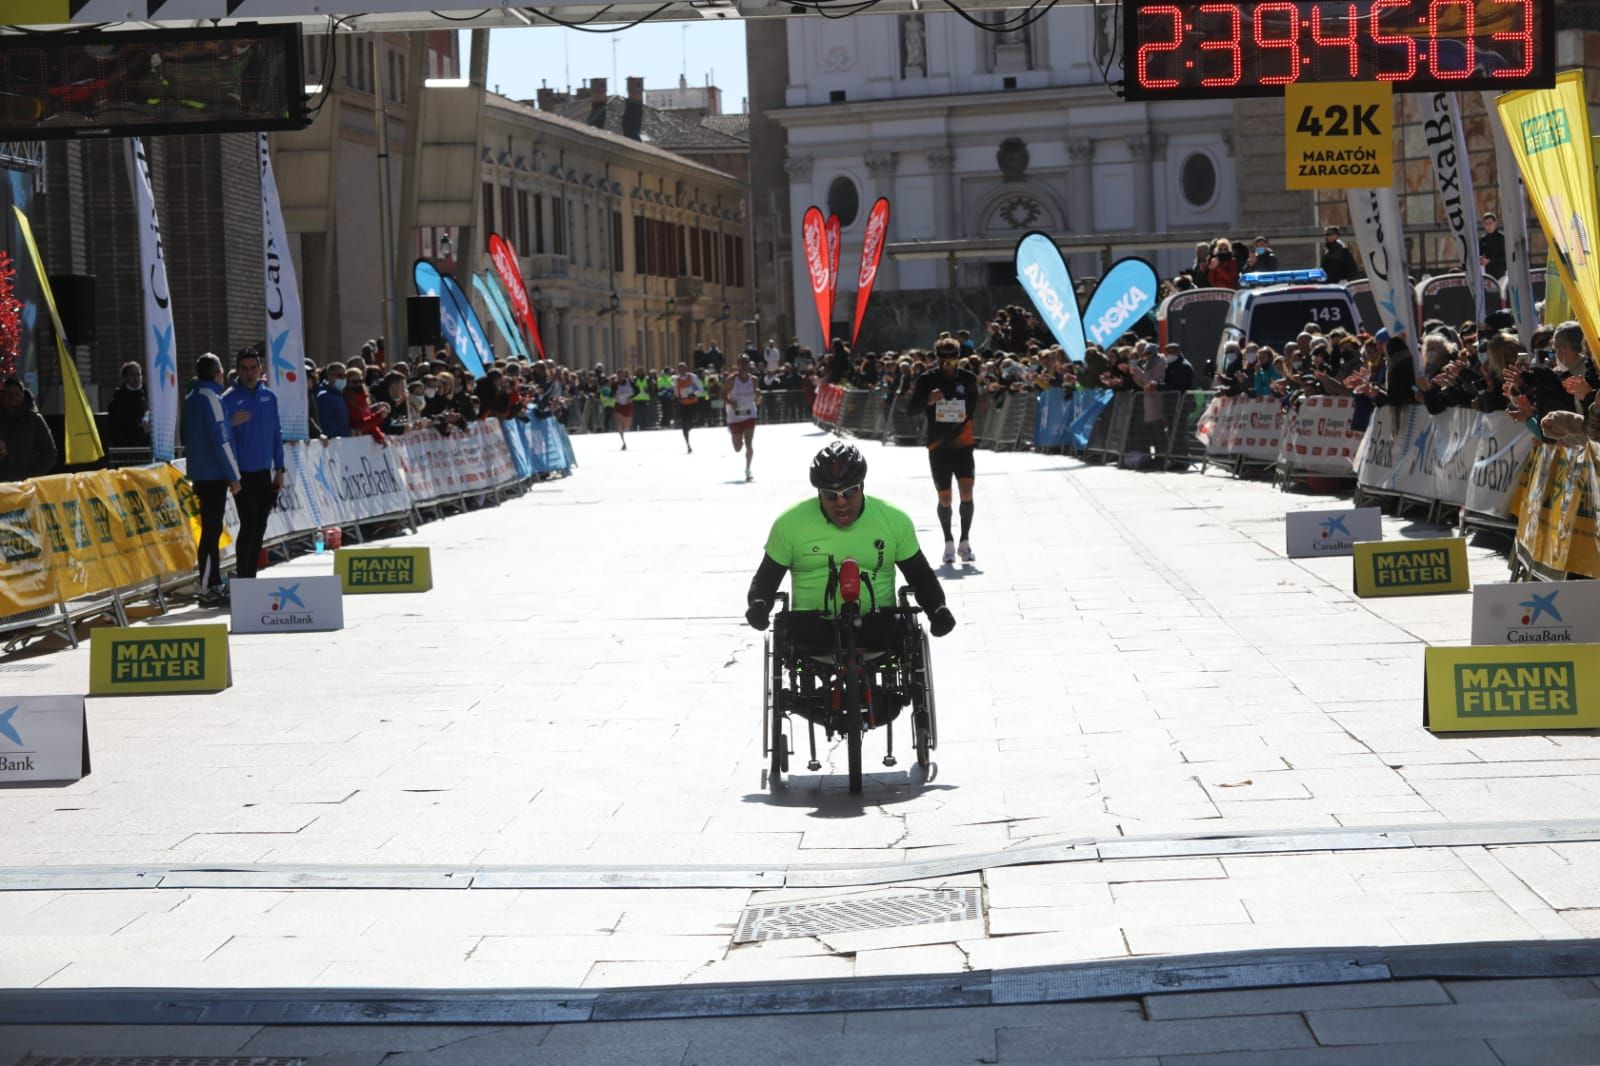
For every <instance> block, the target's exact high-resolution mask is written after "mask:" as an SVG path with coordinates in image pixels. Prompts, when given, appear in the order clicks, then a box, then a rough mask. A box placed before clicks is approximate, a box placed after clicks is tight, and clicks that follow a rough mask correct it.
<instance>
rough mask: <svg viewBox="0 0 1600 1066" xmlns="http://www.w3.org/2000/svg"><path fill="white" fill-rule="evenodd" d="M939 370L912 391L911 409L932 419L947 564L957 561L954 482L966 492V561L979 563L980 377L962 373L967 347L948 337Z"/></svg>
mask: <svg viewBox="0 0 1600 1066" xmlns="http://www.w3.org/2000/svg"><path fill="white" fill-rule="evenodd" d="M933 351H934V354H935V355H936V356H937V357H938V359H939V369H938V370H930V371H928V372H927V373H925V374H923V375H922V376H921V377H919V378H918V379H917V383H916V384H915V385H914V386H913V387H912V389H911V400H910V410H911V411H912V413H916V412H917V411H921V412H923V414H924V415H925V417H926V418H927V420H928V467H929V469H931V470H932V471H933V484H934V486H935V487H936V488H937V489H938V490H939V526H940V528H941V529H943V530H944V561H945V562H946V563H954V562H955V561H956V553H957V551H958V549H957V547H956V542H955V538H954V537H953V536H951V535H950V479H951V478H952V477H953V478H955V481H956V486H957V487H958V488H959V489H960V490H961V546H960V548H959V551H960V554H961V561H962V562H967V563H970V562H973V561H974V560H975V559H976V558H977V557H976V556H975V555H974V554H973V552H972V544H971V543H970V542H969V540H968V534H970V533H971V531H972V483H973V480H974V479H975V476H976V474H975V471H974V469H973V461H972V452H973V444H974V441H973V433H972V416H973V413H974V412H975V411H977V409H978V396H979V392H978V377H977V375H976V374H974V373H972V371H970V370H961V369H959V368H958V362H957V360H959V358H960V356H961V345H960V344H959V343H958V342H957V341H956V340H955V339H954V338H953V337H951V336H950V335H949V334H948V333H946V334H942V335H941V336H940V337H939V340H938V343H936V344H935V345H934V346H933Z"/></svg>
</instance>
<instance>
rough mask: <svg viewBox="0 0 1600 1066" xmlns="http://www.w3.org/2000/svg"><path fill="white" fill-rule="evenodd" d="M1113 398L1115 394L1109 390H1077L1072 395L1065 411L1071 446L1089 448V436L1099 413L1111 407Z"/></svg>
mask: <svg viewBox="0 0 1600 1066" xmlns="http://www.w3.org/2000/svg"><path fill="white" fill-rule="evenodd" d="M1114 396H1116V393H1115V392H1113V391H1112V390H1110V389H1079V390H1078V391H1077V392H1074V393H1073V394H1072V402H1071V403H1070V404H1069V405H1068V409H1067V418H1068V430H1067V432H1068V434H1069V435H1070V436H1071V437H1072V443H1073V444H1075V445H1077V446H1078V447H1079V448H1087V447H1088V446H1089V434H1091V433H1093V432H1094V424H1095V423H1096V422H1098V421H1099V420H1100V412H1102V411H1104V410H1105V409H1106V408H1107V407H1110V406H1111V400H1112V398H1113V397H1114Z"/></svg>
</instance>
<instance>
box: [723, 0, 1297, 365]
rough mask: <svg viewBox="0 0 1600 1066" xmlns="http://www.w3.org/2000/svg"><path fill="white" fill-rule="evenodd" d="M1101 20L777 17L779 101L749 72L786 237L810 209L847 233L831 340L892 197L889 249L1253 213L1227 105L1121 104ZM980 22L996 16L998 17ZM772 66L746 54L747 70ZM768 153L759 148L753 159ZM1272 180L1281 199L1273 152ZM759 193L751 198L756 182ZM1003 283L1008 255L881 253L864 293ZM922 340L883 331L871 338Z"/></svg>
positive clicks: (1230, 227)
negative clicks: (873, 220)
mask: <svg viewBox="0 0 1600 1066" xmlns="http://www.w3.org/2000/svg"><path fill="white" fill-rule="evenodd" d="M1111 11H1112V9H1109V8H1107V9H1105V10H1104V11H1102V12H1096V10H1095V9H1093V8H1090V7H1070V8H1069V7H1062V8H1057V9H1054V10H1051V11H1050V12H1049V13H1048V14H1047V15H1045V16H1044V17H1043V18H1041V19H1039V20H1038V21H1036V22H1034V23H1033V24H1032V25H1030V26H1027V27H1025V28H1021V29H1013V30H1010V31H1008V32H988V31H984V30H980V29H978V28H976V27H974V26H972V25H970V24H969V23H967V22H965V21H963V20H962V19H960V18H959V17H958V16H956V15H952V14H920V13H919V14H910V15H897V16H862V17H856V18H850V19H842V20H827V19H791V20H788V21H786V22H785V23H784V29H785V39H786V40H785V44H786V58H787V68H788V79H787V85H786V86H785V88H784V93H783V99H782V101H781V103H775V102H774V101H772V100H771V98H770V88H769V89H768V91H767V92H766V93H763V85H764V84H766V83H764V82H762V81H758V80H757V79H754V78H753V79H752V82H751V91H752V101H753V104H752V111H753V112H757V113H760V117H765V118H769V119H771V120H773V121H775V122H776V123H777V124H778V125H779V126H781V127H782V130H783V134H784V167H785V170H786V179H787V193H788V203H787V213H786V216H785V217H784V219H783V226H784V228H785V229H786V230H787V231H788V232H789V233H790V234H797V233H798V232H799V229H800V219H801V216H802V215H803V214H804V212H805V210H806V208H807V207H808V206H810V205H812V204H815V205H817V206H819V207H821V208H822V209H823V211H824V213H829V212H832V213H836V214H838V215H839V216H840V219H841V222H842V223H843V224H844V226H843V230H844V249H845V250H844V253H843V255H842V256H841V270H840V273H841V277H840V279H839V293H838V296H837V298H836V300H835V304H834V306H835V308H836V310H835V316H834V317H835V320H836V321H835V327H836V328H835V330H834V332H835V334H836V335H837V334H838V333H839V328H838V327H839V326H840V325H841V324H845V329H844V332H845V335H846V336H848V325H847V324H846V323H847V320H848V318H849V316H850V313H851V308H852V306H853V293H852V292H851V291H849V290H853V288H854V278H855V275H856V267H857V263H858V258H857V257H858V255H859V251H858V250H859V248H860V243H861V237H862V227H863V225H864V223H865V220H866V215H867V211H868V209H869V208H870V206H871V204H872V202H873V200H874V199H876V198H877V197H878V196H888V197H889V199H890V201H891V205H892V221H891V223H890V235H889V240H890V242H891V243H896V242H906V241H916V240H928V241H936V240H937V241H947V240H961V239H987V240H990V241H997V240H1002V239H1005V238H1012V237H1020V236H1021V235H1022V234H1023V233H1025V232H1027V231H1028V230H1030V229H1040V230H1044V231H1046V232H1048V233H1051V234H1052V235H1056V236H1058V237H1061V238H1070V237H1072V236H1074V235H1082V234H1091V233H1094V234H1099V233H1108V232H1113V231H1118V232H1130V233H1146V234H1164V233H1167V232H1170V231H1174V230H1179V231H1195V230H1205V231H1208V232H1212V231H1214V233H1215V235H1217V236H1223V235H1229V236H1233V235H1236V234H1237V232H1238V227H1239V225H1240V223H1241V222H1242V221H1243V220H1244V219H1245V218H1247V217H1249V214H1248V213H1247V212H1244V211H1242V210H1241V204H1242V203H1243V202H1244V197H1243V196H1242V195H1241V192H1242V189H1241V173H1240V169H1239V160H1238V158H1237V156H1236V152H1235V143H1236V139H1235V138H1236V135H1235V130H1236V115H1235V108H1234V102H1233V101H1230V100H1200V101H1187V102H1173V103H1159V104H1143V103H1129V102H1126V101H1123V100H1120V99H1118V97H1117V96H1116V95H1115V92H1114V91H1113V90H1112V89H1111V88H1110V87H1109V86H1108V84H1107V81H1108V79H1110V80H1114V79H1115V78H1116V77H1118V71H1117V66H1118V64H1119V62H1120V57H1119V56H1118V55H1116V54H1115V52H1114V42H1113V38H1114V32H1113V27H1112V23H1111ZM983 17H984V18H986V19H989V20H991V21H993V20H996V19H999V18H1000V17H1001V13H999V12H994V13H988V14H986V15H984V16H983ZM766 61H767V60H766V58H765V57H757V56H756V54H755V53H754V51H752V53H751V57H750V64H751V66H752V68H753V69H754V68H755V66H756V65H757V63H758V62H759V63H763V64H764V63H765V62H766ZM768 81H770V79H768ZM758 122H759V118H758V116H757V115H755V114H753V116H752V130H753V136H754V137H759V136H761V132H760V126H759V124H758ZM1280 135H1281V131H1280ZM762 147H763V145H762V144H761V143H756V144H754V149H755V155H756V157H757V158H758V159H759V158H760V156H761V148H762ZM1272 177H1273V178H1275V179H1276V181H1277V183H1278V186H1279V188H1280V189H1281V186H1282V161H1281V156H1280V158H1279V161H1278V165H1277V168H1276V170H1275V171H1274V172H1273V174H1272ZM755 195H756V196H757V198H758V199H759V198H760V197H761V195H762V187H761V185H760V183H759V182H758V183H757V185H756V192H755ZM1292 206H1293V205H1290V207H1291V209H1292ZM1306 213H1307V214H1309V210H1307V212H1306ZM774 221H776V220H774ZM1300 224H1301V225H1304V224H1305V223H1304V221H1302V222H1301V223H1300ZM758 240H759V238H758ZM800 254H801V253H800V249H799V248H798V240H797V238H796V239H795V241H794V242H793V243H791V246H790V247H789V261H790V264H791V268H790V269H791V279H790V281H791V292H792V300H793V307H794V308H795V312H794V313H795V317H796V320H797V322H798V329H797V332H798V333H799V335H800V337H801V340H802V341H803V342H805V343H809V344H811V345H816V344H818V343H820V340H821V327H820V325H819V324H818V322H817V320H816V316H815V314H814V313H813V312H812V300H811V292H810V287H809V282H808V281H807V278H806V273H805V270H804V268H803V264H802V263H800V261H799V256H800ZM1147 257H1148V258H1150V259H1151V260H1152V262H1154V263H1155V264H1156V266H1157V268H1158V269H1160V270H1161V271H1163V272H1167V273H1170V272H1172V271H1175V270H1177V269H1178V268H1180V267H1181V266H1183V265H1185V264H1186V263H1187V262H1188V261H1189V260H1190V257H1191V250H1190V249H1152V250H1150V251H1149V252H1148V253H1147ZM1069 263H1070V264H1071V266H1072V267H1073V271H1074V273H1075V274H1079V275H1088V276H1093V275H1097V274H1098V273H1099V271H1100V268H1101V264H1100V262H1099V259H1098V256H1097V255H1095V254H1094V253H1089V252H1085V253H1078V254H1074V255H1070V256H1069ZM952 274H953V276H952ZM1012 280H1013V274H1012V268H1011V264H1010V262H1009V259H1008V258H1007V257H1006V256H1005V255H1003V254H1001V255H998V256H997V257H995V258H994V259H993V260H987V261H986V260H963V261H961V262H960V264H959V267H958V269H957V270H956V271H954V272H951V271H948V270H947V268H946V266H945V264H943V263H940V262H937V261H928V260H921V261H918V260H907V261H904V262H895V261H893V260H892V259H891V258H890V257H885V260H884V263H883V266H882V268H881V269H880V273H879V277H878V281H877V290H876V292H877V295H875V296H874V300H875V301H877V300H880V299H882V300H887V301H889V302H891V303H892V302H894V301H895V300H896V299H898V298H899V294H906V296H907V297H908V298H909V296H910V294H913V293H927V292H929V291H934V290H941V291H951V292H960V291H981V290H982V289H984V288H987V287H993V286H1005V285H1009V284H1011V282H1012ZM989 310H992V308H981V309H980V308H972V309H971V311H972V313H974V314H976V315H983V314H987V312H988V311H989ZM981 324H982V323H981V321H947V322H943V323H940V326H941V327H954V326H964V327H967V328H977V327H979V326H981ZM932 326H933V324H932V323H927V324H926V325H925V326H924V327H923V329H924V331H926V329H927V328H931V327H932ZM930 339H931V337H922V338H917V337H897V336H891V337H882V338H878V340H879V341H880V342H881V343H883V344H904V343H918V342H921V343H926V341H927V340H930Z"/></svg>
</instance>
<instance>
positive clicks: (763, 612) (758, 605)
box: [744, 600, 772, 629]
mask: <svg viewBox="0 0 1600 1066" xmlns="http://www.w3.org/2000/svg"><path fill="white" fill-rule="evenodd" d="M771 611H772V604H770V603H768V602H767V601H766V600H751V601H750V606H749V607H746V608H745V612H744V620H745V621H746V622H749V623H750V628H752V629H766V628H767V615H768V614H769V613H770V612H771Z"/></svg>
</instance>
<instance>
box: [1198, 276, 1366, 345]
mask: <svg viewBox="0 0 1600 1066" xmlns="http://www.w3.org/2000/svg"><path fill="white" fill-rule="evenodd" d="M1326 279H1327V275H1326V274H1324V273H1323V272H1322V271H1321V270H1320V269H1314V270H1275V271H1270V272H1265V273H1253V274H1245V275H1244V276H1243V277H1241V278H1240V279H1239V281H1240V283H1241V284H1243V285H1245V286H1247V287H1246V288H1243V289H1240V290H1239V291H1238V292H1236V293H1234V296H1233V303H1232V304H1231V305H1230V306H1229V308H1228V317H1227V321H1225V322H1224V323H1223V325H1222V339H1221V340H1220V341H1219V342H1218V344H1217V366H1219V367H1220V366H1223V365H1225V363H1224V357H1223V354H1222V353H1223V348H1224V347H1225V346H1226V345H1227V343H1228V342H1229V341H1236V342H1238V344H1239V347H1241V348H1243V347H1244V346H1245V345H1246V344H1258V345H1260V346H1262V347H1263V348H1271V349H1272V350H1273V351H1275V352H1278V353H1280V354H1281V353H1282V352H1283V346H1284V345H1285V344H1287V343H1288V342H1289V341H1292V340H1294V339H1295V337H1297V336H1299V334H1300V332H1301V330H1303V329H1305V328H1306V324H1307V323H1309V322H1315V323H1316V324H1317V325H1318V326H1319V327H1321V329H1322V332H1324V333H1331V332H1332V331H1333V330H1335V329H1338V328H1340V327H1343V328H1344V329H1346V330H1349V331H1350V332H1351V333H1356V332H1359V331H1360V329H1361V326H1360V322H1361V320H1360V318H1359V317H1357V315H1356V305H1355V301H1354V300H1353V299H1351V296H1350V293H1349V290H1347V289H1346V288H1345V287H1344V286H1343V285H1330V284H1328V283H1327V280H1326Z"/></svg>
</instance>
